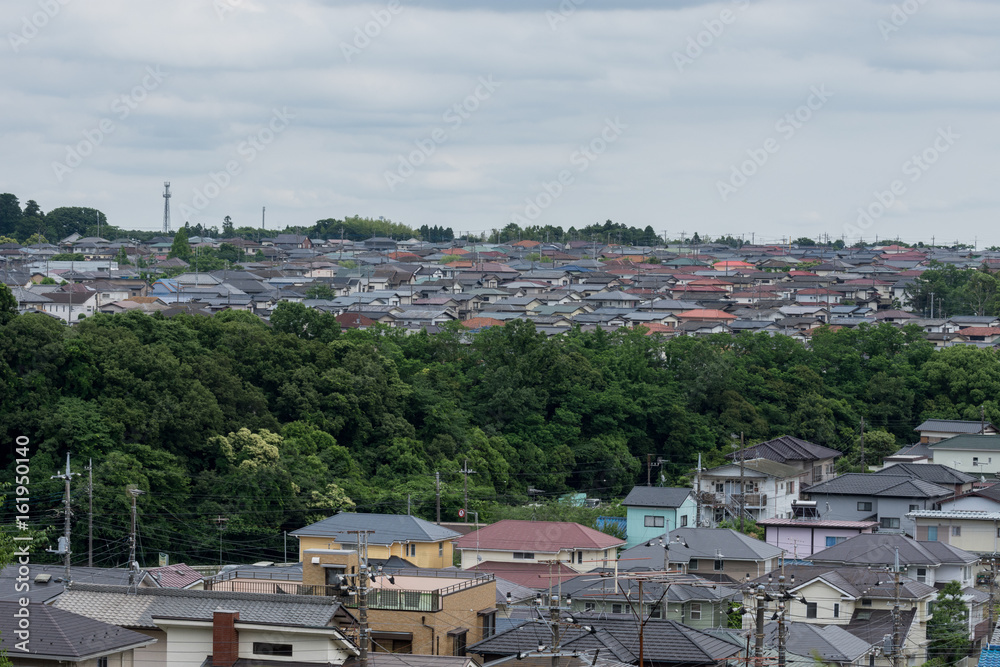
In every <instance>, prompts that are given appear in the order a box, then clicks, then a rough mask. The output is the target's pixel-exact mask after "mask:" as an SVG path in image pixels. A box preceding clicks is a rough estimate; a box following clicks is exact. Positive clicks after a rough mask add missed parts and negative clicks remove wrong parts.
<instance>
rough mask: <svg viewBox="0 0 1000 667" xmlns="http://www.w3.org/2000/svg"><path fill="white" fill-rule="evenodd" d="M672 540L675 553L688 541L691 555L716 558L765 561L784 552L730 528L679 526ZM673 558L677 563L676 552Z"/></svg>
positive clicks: (671, 532) (673, 531)
mask: <svg viewBox="0 0 1000 667" xmlns="http://www.w3.org/2000/svg"><path fill="white" fill-rule="evenodd" d="M669 539H670V542H671V547H670V549H671V552H672V551H673V550H674V549H675V548H677V547H676V545H674V544H673V543H674V542H678V541H679V542H682V543H687V547H686V548H687V549H688V550H689V551H690V557H691V558H712V559H715V558H716V557H717V554H719V553H721V554H722V559H723V560H764V559H767V558H775V557H776V556H780V555H781V552H782V549H779V548H778V547H776V546H773V545H770V544H768V543H767V542H761V541H760V540H755V539H754V538H752V537H750V536H749V535H744V534H743V533H739V532H737V531H735V530H732V529H729V528H675V529H674V530H672V531H670V535H669ZM633 548H635V547H633ZM682 548H683V547H682ZM629 551H631V549H629ZM625 553H628V551H626V552H623V554H622V557H623V558H624V554H625ZM670 560H671V561H673V562H676V561H674V555H673V553H671V556H670Z"/></svg>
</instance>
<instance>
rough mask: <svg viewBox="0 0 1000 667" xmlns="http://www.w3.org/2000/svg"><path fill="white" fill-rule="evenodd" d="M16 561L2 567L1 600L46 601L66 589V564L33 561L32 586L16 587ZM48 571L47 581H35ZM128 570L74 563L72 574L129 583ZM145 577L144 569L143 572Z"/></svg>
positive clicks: (92, 580) (81, 580) (79, 580)
mask: <svg viewBox="0 0 1000 667" xmlns="http://www.w3.org/2000/svg"><path fill="white" fill-rule="evenodd" d="M17 568H18V566H17V564H16V563H15V564H11V565H8V566H6V567H4V568H3V570H2V571H0V600H17V599H18V598H21V597H27V598H29V599H30V600H31V601H32V602H47V601H49V600H51V599H52V598H54V597H56V596H57V595H59V594H60V593H62V592H63V589H64V585H63V576H64V575H65V572H66V570H65V568H64V567H63V566H62V565H52V564H41V563H38V564H36V563H32V564H31V578H32V582H31V588H30V589H29V590H28V591H25V592H18V591H16V590H15V589H14V579H15V578H16V577H17V576H18V574H17ZM43 574H47V575H49V576H50V579H49V581H48V582H47V583H40V582H35V581H34V579H35V577H38V576H39V575H43ZM128 575H129V571H128V570H126V569H124V568H111V567H74V568H72V569H71V570H70V578H71V579H72V580H73V581H74V582H76V583H81V584H105V585H113V586H125V585H127V584H128ZM141 576H142V577H145V576H146V575H145V573H142V575H141Z"/></svg>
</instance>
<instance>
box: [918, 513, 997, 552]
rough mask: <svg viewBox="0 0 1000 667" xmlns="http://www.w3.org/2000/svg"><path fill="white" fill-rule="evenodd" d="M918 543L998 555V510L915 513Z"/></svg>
mask: <svg viewBox="0 0 1000 667" xmlns="http://www.w3.org/2000/svg"><path fill="white" fill-rule="evenodd" d="M910 518H912V519H913V520H914V521H915V522H916V525H917V539H918V540H927V541H929V542H943V543H945V544H950V545H951V546H953V547H958V548H959V549H963V550H965V551H969V552H971V553H975V554H980V555H984V556H985V555H991V554H995V553H1000V508H998V509H994V510H992V511H979V510H974V511H969V510H953V509H942V510H917V511H915V512H911V513H910Z"/></svg>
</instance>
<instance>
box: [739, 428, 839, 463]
mask: <svg viewBox="0 0 1000 667" xmlns="http://www.w3.org/2000/svg"><path fill="white" fill-rule="evenodd" d="M738 456H739V452H732V453H729V454H727V455H726V457H727V458H730V459H735V458H736V457H738ZM838 456H842V453H841V452H838V451H837V450H836V449H830V448H829V447H823V446H822V445H817V444H815V443H812V442H808V441H806V440H800V439H799V438H794V437H792V436H790V435H783V436H781V437H780V438H774V439H773V440H768V441H767V442H762V443H760V444H757V445H754V446H753V447H747V448H746V450H744V458H747V459H761V458H763V459H771V460H772V461H777V462H778V463H786V462H788V461H821V460H823V459H829V458H836V457H838Z"/></svg>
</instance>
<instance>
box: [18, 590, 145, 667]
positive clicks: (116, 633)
mask: <svg viewBox="0 0 1000 667" xmlns="http://www.w3.org/2000/svg"><path fill="white" fill-rule="evenodd" d="M19 608H20V607H19V605H18V603H17V602H13V601H5V602H0V648H3V649H6V651H7V654H8V655H10V656H11V657H14V656H17V657H16V658H15V660H18V662H19V663H20V660H19V659H24V658H34V659H47V660H60V661H62V660H65V661H69V662H78V661H81V660H86V659H92V658H97V657H100V656H105V655H109V654H112V653H118V652H119V651H125V650H127V649H131V648H138V647H140V646H146V645H149V644H152V643H154V642H155V641H156V640H155V639H153V638H152V637H150V636H148V635H143V634H140V633H138V632H133V631H131V630H126V629H125V628H119V627H115V626H114V625H109V624H107V623H102V622H101V621H95V620H94V619H92V618H87V617H85V616H80V615H79V614H72V613H70V612H68V611H63V610H62V609H56V608H54V607H51V606H48V605H42V604H32V605H29V606H28V607H27V609H28V613H29V614H30V616H29V619H30V621H31V630H30V632H31V637H30V639H29V641H28V642H27V647H28V652H27V653H24V652H23V651H21V650H20V649H17V650H15V649H14V644H15V643H16V642H17V641H18V638H17V635H16V634H15V630H17V629H18V619H17V617H16V616H14V612H15V611H17V610H18V609H19ZM20 664H24V663H20Z"/></svg>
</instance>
